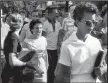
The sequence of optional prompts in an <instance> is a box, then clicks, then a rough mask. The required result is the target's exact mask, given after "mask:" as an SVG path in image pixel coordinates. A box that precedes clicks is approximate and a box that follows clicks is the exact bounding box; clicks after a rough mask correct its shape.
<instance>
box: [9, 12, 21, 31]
mask: <svg viewBox="0 0 108 83" xmlns="http://www.w3.org/2000/svg"><path fill="white" fill-rule="evenodd" d="M7 22H8V24H9V26H10V28H11V30H18V29H20V28H21V27H22V26H23V18H22V16H21V15H20V14H16V13H15V14H10V15H9V17H8V18H7Z"/></svg>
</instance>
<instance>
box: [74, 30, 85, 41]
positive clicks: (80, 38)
mask: <svg viewBox="0 0 108 83" xmlns="http://www.w3.org/2000/svg"><path fill="white" fill-rule="evenodd" d="M76 36H77V37H78V39H79V40H82V41H84V40H85V38H86V36H87V33H82V32H81V31H80V30H77V33H76Z"/></svg>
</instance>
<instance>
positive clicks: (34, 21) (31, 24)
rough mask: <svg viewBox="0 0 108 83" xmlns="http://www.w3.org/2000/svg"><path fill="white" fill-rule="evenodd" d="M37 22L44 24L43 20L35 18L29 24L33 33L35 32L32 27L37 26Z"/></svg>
mask: <svg viewBox="0 0 108 83" xmlns="http://www.w3.org/2000/svg"><path fill="white" fill-rule="evenodd" d="M36 24H42V22H41V21H40V20H39V19H33V20H32V21H31V22H30V25H29V29H30V31H31V33H33V32H32V29H33V28H34V26H35V25H36Z"/></svg>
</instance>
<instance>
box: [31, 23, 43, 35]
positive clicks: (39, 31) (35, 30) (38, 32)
mask: <svg viewBox="0 0 108 83" xmlns="http://www.w3.org/2000/svg"><path fill="white" fill-rule="evenodd" d="M42 30H43V28H42V24H41V23H38V24H36V25H34V28H33V29H32V32H33V34H35V35H37V36H39V35H41V34H42Z"/></svg>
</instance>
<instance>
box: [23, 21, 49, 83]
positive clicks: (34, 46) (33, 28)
mask: <svg viewBox="0 0 108 83" xmlns="http://www.w3.org/2000/svg"><path fill="white" fill-rule="evenodd" d="M29 29H30V32H31V35H30V37H28V38H25V39H24V42H23V43H22V47H23V48H27V49H28V50H33V51H35V52H36V54H35V55H34V57H32V59H31V60H30V61H29V62H31V63H32V64H33V66H34V67H36V68H37V67H38V68H39V70H40V71H41V72H43V74H40V73H38V71H37V72H34V79H33V80H31V82H27V83H37V82H39V83H41V82H42V83H43V82H47V67H48V63H47V62H48V61H47V60H48V59H47V50H46V47H47V40H46V38H45V37H43V36H42V30H43V27H42V22H41V21H40V20H36V19H33V20H32V21H31V22H30V26H29Z"/></svg>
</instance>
